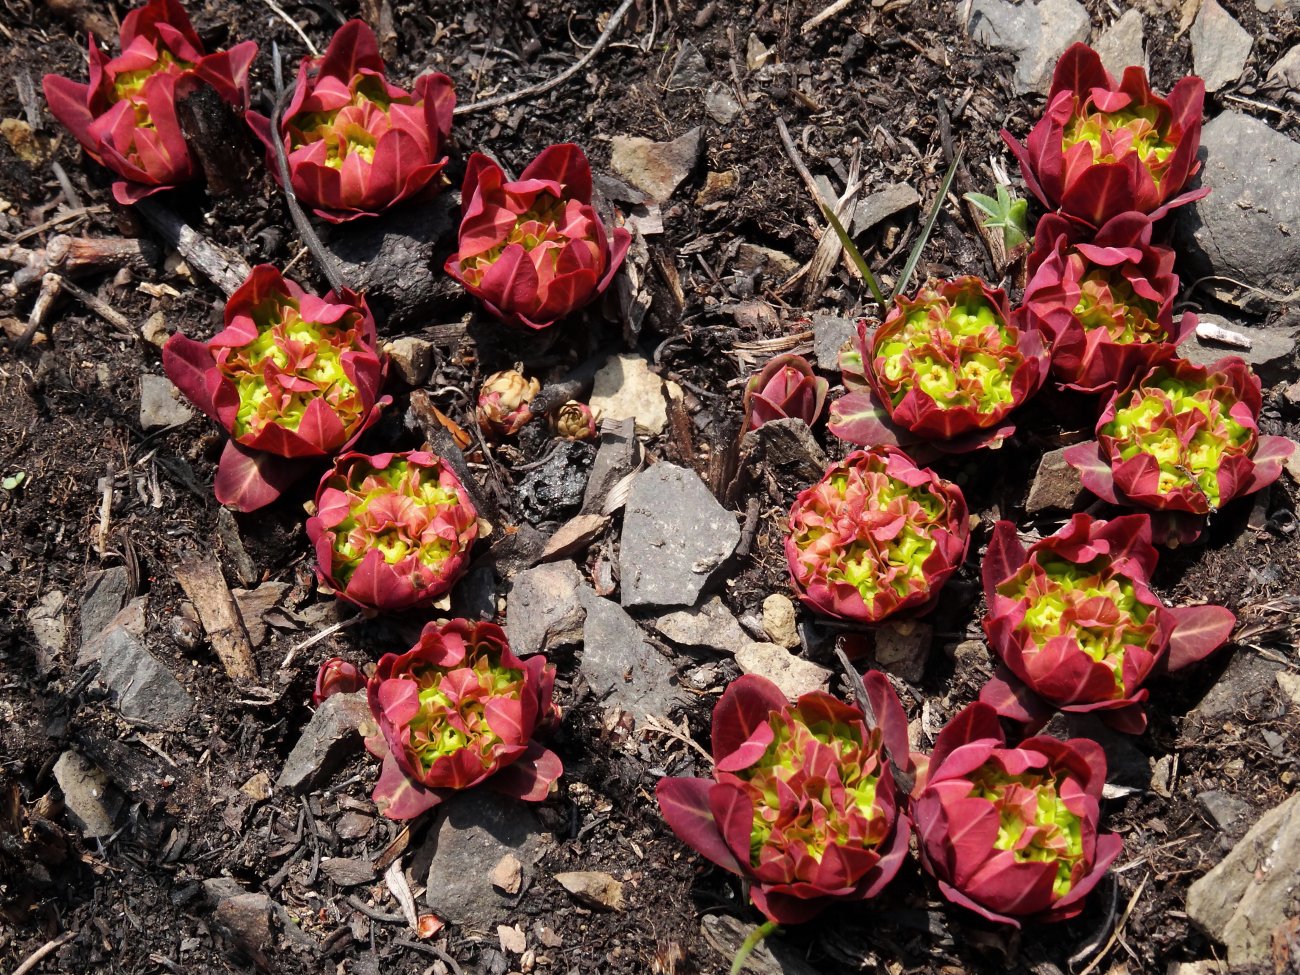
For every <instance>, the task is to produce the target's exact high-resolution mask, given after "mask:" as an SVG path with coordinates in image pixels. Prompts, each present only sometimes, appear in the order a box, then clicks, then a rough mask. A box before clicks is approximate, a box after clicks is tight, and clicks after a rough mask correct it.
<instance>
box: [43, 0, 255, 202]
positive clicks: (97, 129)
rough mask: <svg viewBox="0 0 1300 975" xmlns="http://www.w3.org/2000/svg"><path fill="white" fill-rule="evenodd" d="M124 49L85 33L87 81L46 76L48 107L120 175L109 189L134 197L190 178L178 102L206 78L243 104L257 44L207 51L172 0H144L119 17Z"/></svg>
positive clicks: (125, 199) (122, 196) (134, 199)
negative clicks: (107, 52)
mask: <svg viewBox="0 0 1300 975" xmlns="http://www.w3.org/2000/svg"><path fill="white" fill-rule="evenodd" d="M120 39H121V44H122V53H121V54H120V55H118V56H117V57H115V58H112V59H109V58H106V57H105V56H104V54H103V52H101V51H100V50H99V47H98V45H96V43H95V38H94V36H93V35H92V36H91V38H90V84H89V85H82V84H78V83H77V82H75V81H72V80H70V79H68V78H61V77H59V76H58V75H53V74H49V75H46V76H45V79H44V82H43V84H44V88H45V99H46V101H47V102H48V103H49V106H50V112H51V113H52V114H53V115H54V117H55V118H57V119H58V120H59V121H60V122H62V123H63V125H64V126H65V127H66V128H67V129H68V130H69V131H70V132H72V134H73V135H74V136H75V137H76V139H77V141H78V142H80V143H81V145H82V147H83V148H85V150H86V152H87V154H89V155H90V157H91V158H92V159H94V160H95V161H96V162H98V163H100V164H102V165H104V166H107V167H108V168H109V169H111V170H112V171H113V172H115V173H117V175H119V176H121V177H122V180H121V181H119V182H116V183H114V184H113V197H114V198H115V199H116V200H117V201H118V202H119V203H122V204H132V203H136V202H138V201H139V200H142V199H144V198H145V197H146V196H150V195H151V194H154V193H157V192H158V191H160V190H165V189H170V188H171V187H173V186H179V185H181V184H183V183H188V182H190V181H191V180H192V179H193V178H194V176H195V167H194V162H193V160H192V159H191V158H190V153H189V149H188V148H187V147H186V145H185V137H184V136H183V135H182V134H181V127H180V122H179V121H177V117H176V102H177V101H178V100H181V99H184V98H186V97H187V96H188V95H189V94H190V93H191V92H192V91H193V90H194V89H195V88H196V87H197V86H198V85H200V84H208V85H211V86H212V88H213V89H214V90H215V91H216V93H217V94H218V95H219V96H221V98H222V99H224V100H225V101H227V102H229V103H230V104H232V105H237V106H240V107H241V108H242V107H244V106H246V105H247V104H248V68H249V65H251V64H252V63H253V58H254V57H255V56H256V55H257V44H255V43H254V42H253V41H245V42H244V43H242V44H236V45H235V46H234V47H232V48H231V49H230V50H229V51H218V52H216V53H215V54H205V53H204V52H203V44H202V42H201V41H200V40H199V37H198V35H197V34H196V33H195V32H194V28H193V27H192V26H191V25H190V20H189V18H188V17H187V16H186V15H185V10H184V8H183V7H181V5H180V4H179V3H178V2H177V0H150V2H149V3H147V4H145V5H144V6H143V7H138V8H136V9H135V10H132V11H131V12H130V13H129V14H127V15H126V16H125V17H124V18H123V19H122V28H121V32H120Z"/></svg>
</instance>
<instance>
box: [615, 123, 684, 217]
mask: <svg viewBox="0 0 1300 975" xmlns="http://www.w3.org/2000/svg"><path fill="white" fill-rule="evenodd" d="M702 135H703V129H701V128H699V127H698V126H697V127H696V128H693V129H691V130H690V131H689V132H687V133H686V134H685V135H682V136H679V137H678V138H676V139H674V140H672V141H671V142H654V141H652V140H650V139H643V138H641V137H640V136H627V135H616V136H614V137H613V138H612V139H611V140H610V160H609V162H610V166H611V167H613V169H614V172H616V173H617V174H618V175H619V176H621V177H622V178H623V179H625V180H627V181H628V182H629V183H631V184H632V185H633V186H635V187H636V188H637V189H639V190H641V191H642V192H644V193H646V194H647V195H649V196H650V198H651V199H652V200H654V201H655V202H656V203H664V202H666V201H667V200H668V198H669V197H670V196H672V195H673V191H674V190H676V189H677V187H678V186H680V185H681V184H682V181H683V180H685V179H686V177H687V176H689V175H690V174H691V172H692V171H693V170H694V169H695V166H696V164H697V163H698V162H699V161H700V155H701V152H702V150H703V148H704V140H703V138H702Z"/></svg>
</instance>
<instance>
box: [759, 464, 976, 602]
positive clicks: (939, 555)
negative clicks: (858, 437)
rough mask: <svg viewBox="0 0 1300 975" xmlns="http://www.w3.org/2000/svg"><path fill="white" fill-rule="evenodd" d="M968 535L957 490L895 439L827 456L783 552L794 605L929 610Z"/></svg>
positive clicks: (794, 516)
mask: <svg viewBox="0 0 1300 975" xmlns="http://www.w3.org/2000/svg"><path fill="white" fill-rule="evenodd" d="M969 541H970V527H969V525H968V524H967V511H966V499H965V498H964V497H963V496H962V493H961V489H960V488H958V487H957V485H955V484H952V483H950V482H948V481H945V480H943V479H942V478H940V477H939V476H938V475H936V474H935V473H934V472H933V471H931V470H929V469H927V468H923V467H917V466H916V464H915V463H913V462H912V460H911V458H909V457H908V456H907V455H906V454H905V453H903V452H902V451H901V450H899V449H898V448H897V447H875V448H872V449H871V450H859V451H857V452H855V453H852V454H850V455H849V456H848V457H846V458H844V460H842V461H840V462H839V463H837V464H833V465H832V466H831V467H830V468H829V469H828V470H827V471H826V474H825V475H824V476H823V477H822V479H821V480H820V481H818V482H817V483H816V484H814V485H813V486H812V487H810V488H808V489H807V490H805V491H803V492H802V493H800V495H799V497H798V498H797V499H796V500H795V503H794V507H793V508H791V510H790V533H789V534H788V535H787V536H786V540H785V557H786V561H787V562H788V563H789V566H790V579H791V581H792V582H793V584H794V588H795V591H796V592H797V593H798V594H799V598H800V599H801V600H803V602H804V603H806V604H807V605H809V606H811V607H812V608H813V609H815V610H817V611H818V612H819V613H825V614H826V615H828V616H837V617H839V618H841V619H847V620H858V621H860V622H864V623H879V622H880V621H881V620H883V619H884V618H885V617H887V616H890V615H892V614H894V613H897V612H899V611H901V610H913V611H915V612H924V611H926V610H928V609H930V608H931V607H932V606H933V605H934V602H935V601H936V600H937V599H938V596H939V590H940V589H941V588H942V587H943V584H944V583H945V582H947V581H948V577H949V576H950V575H952V573H953V571H954V570H955V569H956V568H957V567H958V566H959V565H961V563H962V561H963V560H964V559H965V558H966V547H967V545H968V544H969Z"/></svg>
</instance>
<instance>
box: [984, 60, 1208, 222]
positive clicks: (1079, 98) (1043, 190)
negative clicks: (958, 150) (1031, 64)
mask: <svg viewBox="0 0 1300 975" xmlns="http://www.w3.org/2000/svg"><path fill="white" fill-rule="evenodd" d="M1204 102H1205V82H1203V81H1202V80H1201V79H1200V78H1197V77H1195V76H1188V77H1185V78H1182V79H1180V80H1179V82H1178V83H1177V84H1176V85H1174V88H1173V91H1171V92H1170V93H1169V97H1168V98H1161V97H1160V96H1159V95H1156V94H1155V93H1154V92H1152V90H1151V86H1150V84H1148V82H1147V76H1146V72H1145V71H1143V70H1142V69H1141V68H1138V67H1130V68H1126V69H1125V71H1124V78H1123V80H1122V81H1120V82H1119V83H1118V84H1116V82H1115V79H1114V78H1112V77H1111V76H1110V74H1109V73H1108V72H1107V71H1106V69H1105V68H1104V67H1103V66H1102V63H1101V57H1100V56H1099V55H1098V54H1097V52H1096V51H1094V50H1093V49H1092V48H1090V47H1088V46H1087V45H1086V44H1075V45H1074V46H1073V47H1071V48H1070V49H1069V50H1068V51H1066V52H1065V53H1064V54H1062V55H1061V59H1060V60H1059V61H1058V62H1057V63H1056V72H1055V74H1053V76H1052V89H1051V91H1050V92H1049V93H1048V96H1047V110H1046V111H1045V112H1044V113H1043V117H1042V119H1041V120H1040V121H1039V123H1038V124H1037V125H1035V126H1034V130H1033V131H1032V132H1031V133H1030V134H1029V140H1028V148H1025V147H1023V146H1021V145H1020V143H1018V142H1016V140H1015V139H1014V138H1012V136H1011V133H1009V132H1007V131H1006V130H1005V129H1004V130H1003V132H1002V138H1003V139H1004V140H1006V143H1007V145H1008V146H1010V147H1011V151H1012V153H1014V154H1015V156H1016V158H1017V159H1018V160H1019V161H1020V171H1021V173H1022V174H1023V175H1024V177H1025V184H1026V185H1027V186H1028V187H1029V189H1030V190H1032V191H1033V193H1034V195H1035V196H1037V197H1038V198H1039V199H1040V200H1042V201H1043V204H1044V206H1046V207H1048V208H1049V209H1056V208H1057V207H1059V208H1060V209H1061V210H1062V211H1064V212H1065V213H1067V214H1069V215H1070V216H1072V217H1076V218H1078V219H1080V220H1083V221H1085V222H1087V223H1090V224H1092V225H1093V226H1094V227H1100V226H1101V225H1102V224H1104V223H1105V222H1106V221H1107V220H1109V219H1111V218H1112V217H1114V216H1116V215H1117V214H1120V213H1126V212H1128V211H1133V210H1135V211H1137V212H1139V213H1145V214H1149V215H1150V217H1151V219H1152V220H1156V219H1158V218H1159V217H1160V216H1162V215H1163V214H1164V213H1165V212H1167V211H1168V210H1169V209H1171V208H1173V207H1176V206H1181V205H1182V204H1184V203H1190V202H1191V201H1192V200H1198V199H1200V198H1201V197H1203V196H1205V194H1206V193H1208V192H1209V188H1208V187H1203V188H1201V189H1199V190H1192V191H1190V192H1188V193H1183V194H1182V195H1181V196H1179V195H1177V194H1178V193H1179V191H1180V190H1181V189H1182V188H1183V187H1184V186H1185V185H1186V184H1187V180H1188V178H1189V177H1190V176H1191V175H1192V174H1193V173H1195V172H1196V170H1197V169H1198V168H1199V166H1200V164H1199V163H1198V162H1197V160H1196V152H1197V149H1198V148H1199V147H1200V142H1201V109H1202V106H1203V104H1204Z"/></svg>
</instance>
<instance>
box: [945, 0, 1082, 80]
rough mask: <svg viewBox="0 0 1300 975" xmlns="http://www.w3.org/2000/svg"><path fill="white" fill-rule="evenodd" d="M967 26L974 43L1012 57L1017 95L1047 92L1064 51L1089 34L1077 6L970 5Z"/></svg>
mask: <svg viewBox="0 0 1300 975" xmlns="http://www.w3.org/2000/svg"><path fill="white" fill-rule="evenodd" d="M969 24H970V28H969V29H970V34H971V36H972V37H973V38H975V40H976V41H978V42H979V43H981V44H985V45H987V46H989V47H993V48H997V49H999V50H1003V51H1010V52H1011V53H1013V54H1015V55H1016V57H1017V60H1016V73H1015V76H1014V78H1013V79H1012V88H1013V89H1014V91H1015V93H1016V94H1017V95H1024V94H1028V93H1029V92H1034V91H1037V92H1046V91H1047V90H1048V88H1049V87H1051V83H1052V70H1053V69H1054V68H1055V67H1056V62H1057V61H1058V60H1059V59H1060V57H1061V55H1062V54H1063V53H1064V52H1065V49H1066V48H1067V47H1069V46H1070V45H1071V44H1074V43H1077V42H1078V41H1086V40H1087V39H1088V34H1089V33H1090V31H1091V29H1092V21H1091V20H1090V19H1089V17H1088V11H1087V10H1085V9H1084V7H1083V5H1082V4H1080V3H1077V2H1076V0H1037V2H1034V0H1026V2H1025V3H1012V2H1011V0H974V3H973V4H972V5H971V8H970V21H969Z"/></svg>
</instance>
